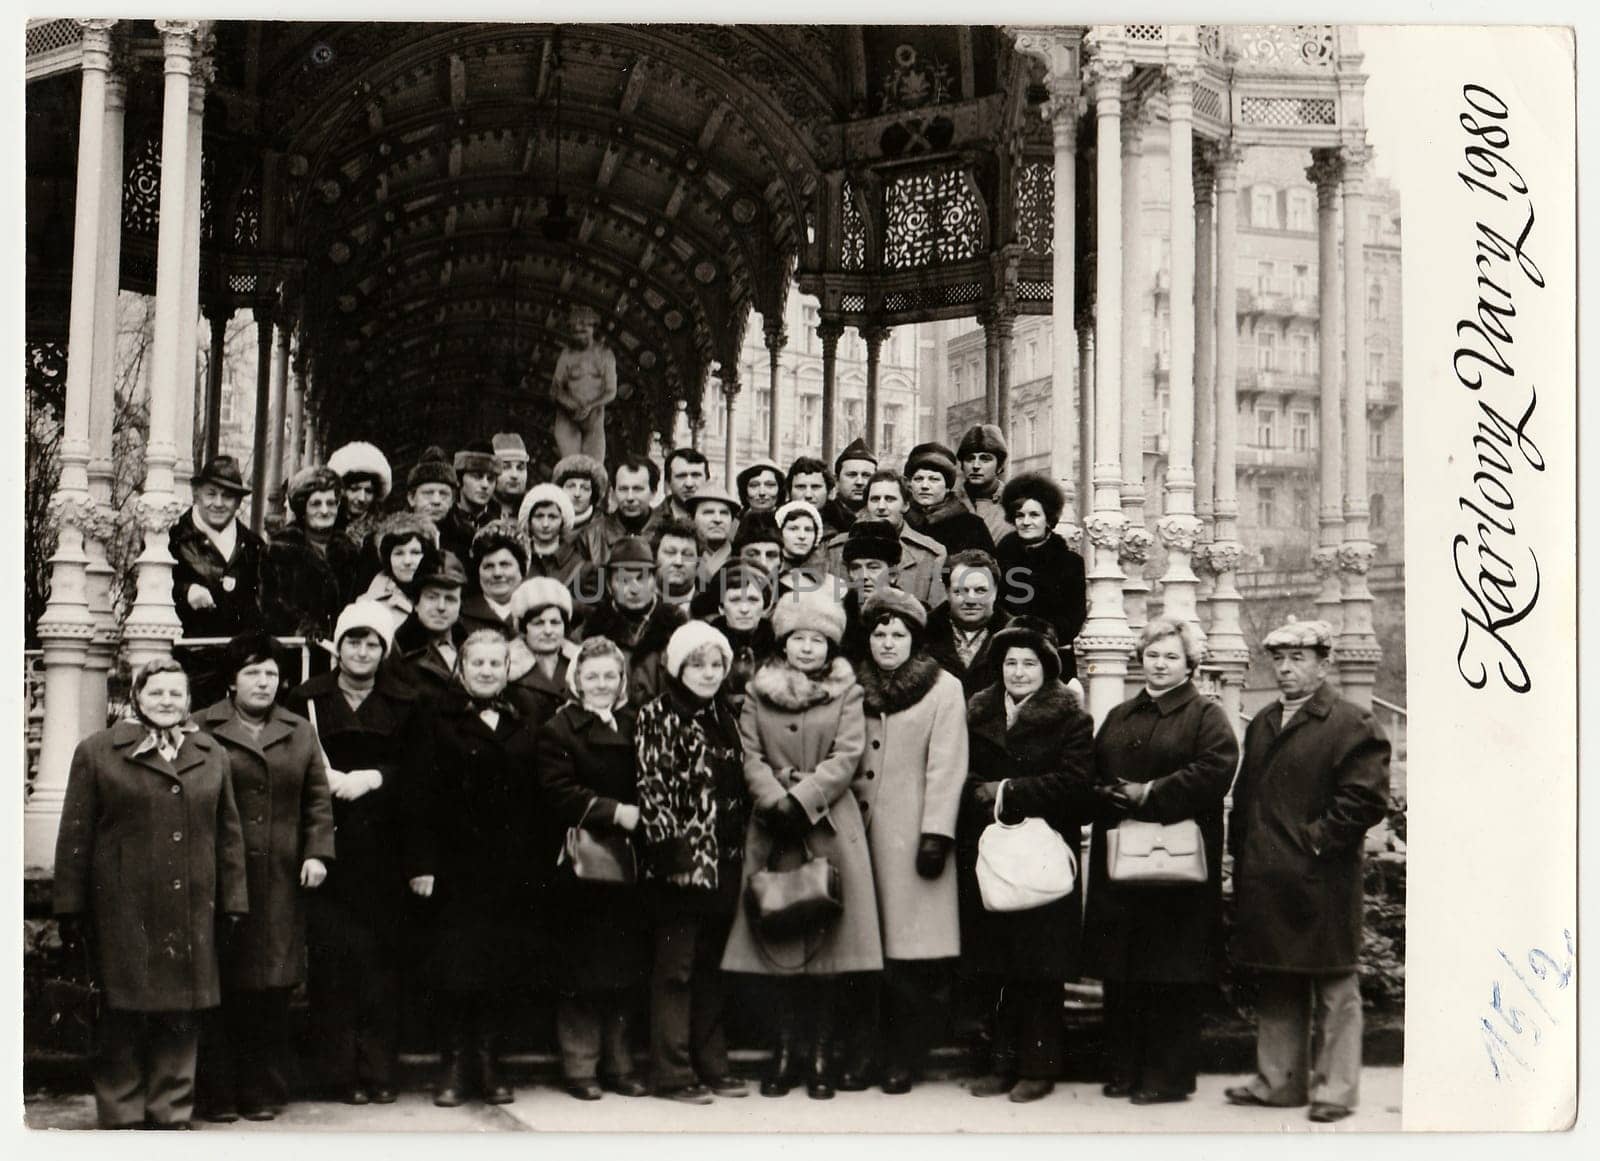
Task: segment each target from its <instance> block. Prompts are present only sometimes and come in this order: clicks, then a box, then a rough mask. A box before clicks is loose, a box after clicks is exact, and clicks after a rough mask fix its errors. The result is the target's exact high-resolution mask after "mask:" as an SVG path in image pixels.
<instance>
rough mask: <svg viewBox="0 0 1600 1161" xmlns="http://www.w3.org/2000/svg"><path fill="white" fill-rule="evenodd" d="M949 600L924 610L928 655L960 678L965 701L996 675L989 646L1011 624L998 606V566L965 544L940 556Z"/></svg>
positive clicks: (986, 556) (995, 667) (988, 685)
mask: <svg viewBox="0 0 1600 1161" xmlns="http://www.w3.org/2000/svg"><path fill="white" fill-rule="evenodd" d="M944 587H945V592H946V593H948V594H949V600H947V601H946V602H945V603H944V604H942V605H940V606H939V607H938V608H936V609H934V610H933V612H931V613H929V614H928V655H929V656H930V657H932V658H933V659H934V660H935V661H937V662H938V663H939V664H940V665H942V666H943V667H944V668H945V669H946V670H947V671H948V672H950V673H952V674H954V675H955V676H956V677H958V678H960V679H961V688H962V692H963V693H964V694H965V695H966V698H967V700H968V701H971V700H972V696H973V695H974V694H975V693H977V692H978V691H979V690H984V689H988V688H989V687H990V686H991V685H993V684H994V683H995V682H996V681H998V680H999V679H1000V669H999V666H998V664H997V659H996V658H995V656H994V650H993V648H992V645H993V643H994V635H995V634H996V633H998V632H1000V630H1002V629H1004V628H1005V627H1006V626H1007V625H1009V624H1010V623H1011V614H1010V613H1007V612H1006V611H1005V610H1004V609H1002V608H1000V605H999V597H1000V566H999V565H998V564H997V563H996V562H995V559H994V557H993V556H991V555H990V554H989V553H987V552H984V551H983V550H981V549H976V548H969V549H967V550H966V551H965V552H958V553H956V554H955V555H954V556H952V557H950V558H949V559H948V560H947V561H945V577H944Z"/></svg>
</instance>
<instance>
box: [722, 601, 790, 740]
mask: <svg viewBox="0 0 1600 1161" xmlns="http://www.w3.org/2000/svg"><path fill="white" fill-rule="evenodd" d="M706 623H707V624H708V625H710V626H711V627H712V628H713V629H715V630H717V632H719V633H721V634H722V635H723V636H724V637H726V638H727V639H728V644H729V645H731V646H732V647H733V664H732V665H730V666H729V667H728V677H727V680H726V681H724V682H723V683H722V694H723V696H724V697H726V698H727V699H728V706H729V708H731V709H732V710H733V713H734V717H735V719H737V718H738V715H739V711H740V710H742V709H743V708H744V689H745V686H746V685H748V684H749V683H750V678H751V677H752V676H753V675H754V674H755V671H756V669H757V668H758V667H759V666H760V665H761V663H762V662H763V661H765V660H766V659H767V658H768V657H770V656H772V654H773V651H774V650H776V649H777V644H776V643H775V642H774V641H773V637H772V622H771V621H770V620H768V619H766V618H765V617H763V618H762V619H761V620H760V621H759V622H757V624H756V627H755V628H754V629H752V630H751V631H750V632H748V633H739V632H735V631H734V630H733V629H730V628H728V620H727V618H726V617H724V616H723V615H722V614H721V613H717V614H715V615H714V616H712V617H709V618H707V620H706Z"/></svg>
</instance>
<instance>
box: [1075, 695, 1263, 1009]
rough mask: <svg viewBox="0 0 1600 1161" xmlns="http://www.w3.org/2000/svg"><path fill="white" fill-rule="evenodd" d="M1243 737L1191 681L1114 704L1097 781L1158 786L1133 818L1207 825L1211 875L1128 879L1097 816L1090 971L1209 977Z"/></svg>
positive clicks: (1141, 977) (1122, 977)
mask: <svg viewBox="0 0 1600 1161" xmlns="http://www.w3.org/2000/svg"><path fill="white" fill-rule="evenodd" d="M1238 765H1239V743H1238V741H1237V740H1236V739H1235V737H1234V733H1233V730H1232V729H1231V728H1230V727H1229V725H1228V715H1227V714H1226V713H1224V712H1223V709H1222V707H1221V706H1219V705H1218V704H1217V703H1216V702H1214V701H1212V700H1211V699H1210V698H1207V697H1205V696H1203V695H1202V694H1201V693H1200V691H1199V690H1198V689H1196V688H1195V686H1194V683H1193V682H1190V681H1186V682H1184V683H1183V684H1182V685H1180V686H1178V687H1177V688H1176V689H1170V690H1167V691H1166V692H1164V693H1162V694H1161V695H1160V696H1159V697H1154V698H1152V697H1151V696H1150V694H1149V693H1148V692H1146V691H1144V690H1140V691H1139V693H1138V694H1137V695H1135V696H1134V697H1132V698H1130V699H1129V700H1128V701H1125V702H1123V703H1122V704H1121V705H1119V706H1115V707H1113V709H1112V710H1111V712H1110V713H1108V714H1107V715H1106V720H1105V722H1104V723H1103V724H1102V725H1101V727H1100V733H1099V734H1098V736H1097V737H1096V738H1095V746H1094V773H1095V781H1096V782H1097V783H1099V784H1100V785H1102V786H1110V785H1113V784H1114V783H1116V782H1117V781H1118V780H1121V781H1124V782H1134V783H1139V784H1142V785H1147V786H1149V787H1150V790H1149V794H1148V796H1147V797H1146V798H1145V800H1144V802H1143V803H1141V804H1140V805H1139V806H1138V807H1137V808H1135V809H1134V810H1133V811H1132V812H1131V814H1130V815H1129V817H1130V818H1133V819H1137V820H1141V821H1145V822H1159V823H1174V822H1180V821H1182V820H1184V819H1193V820H1194V821H1195V822H1196V823H1198V824H1199V827H1200V834H1201V837H1202V839H1203V843H1204V849H1205V855H1206V871H1207V876H1208V877H1207V879H1206V881H1205V882H1204V883H1196V884H1193V885H1168V886H1160V887H1149V886H1144V887H1140V886H1125V885H1123V884H1121V883H1114V882H1112V881H1111V880H1110V879H1109V878H1108V876H1107V873H1106V846H1107V834H1108V832H1109V830H1110V824H1109V823H1108V822H1107V821H1101V822H1097V823H1096V824H1095V828H1094V841H1093V844H1092V847H1091V850H1090V855H1089V866H1088V868H1087V870H1088V876H1087V879H1088V891H1089V903H1088V910H1087V912H1086V914H1085V916H1084V953H1085V966H1084V971H1085V974H1087V975H1091V976H1094V977H1096V978H1098V979H1105V980H1117V981H1137V982H1140V983H1209V982H1212V981H1214V980H1215V979H1216V978H1217V970H1218V968H1219V967H1220V966H1221V961H1222V951H1223V947H1222V800H1223V797H1224V796H1225V795H1226V794H1227V793H1228V787H1229V785H1230V784H1232V782H1233V774H1234V771H1235V770H1236V769H1237V768H1238Z"/></svg>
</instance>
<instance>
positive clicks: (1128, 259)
mask: <svg viewBox="0 0 1600 1161" xmlns="http://www.w3.org/2000/svg"><path fill="white" fill-rule="evenodd" d="M1146 120H1147V118H1146V117H1145V114H1144V110H1143V109H1140V110H1139V113H1138V114H1137V115H1132V114H1130V115H1129V116H1126V117H1124V118H1123V119H1122V514H1123V516H1125V517H1126V518H1127V521H1128V523H1127V526H1126V527H1125V528H1124V529H1123V530H1122V546H1121V548H1120V549H1119V550H1118V554H1117V559H1118V560H1119V561H1120V562H1121V564H1122V570H1123V572H1124V573H1125V574H1126V579H1125V580H1124V581H1123V582H1122V602H1123V605H1124V607H1125V608H1126V609H1127V610H1128V628H1129V630H1130V631H1131V632H1133V633H1134V634H1135V635H1136V636H1137V634H1138V632H1139V630H1141V629H1143V628H1144V626H1145V621H1146V611H1145V601H1146V600H1147V599H1148V598H1149V596H1150V582H1149V581H1148V580H1146V579H1145V575H1144V569H1145V565H1146V564H1147V563H1148V562H1149V560H1150V547H1151V545H1152V544H1153V543H1154V538H1153V537H1152V536H1151V535H1150V531H1149V529H1147V528H1146V527H1145V520H1144V371H1145V354H1144V342H1143V336H1142V334H1141V331H1142V329H1143V328H1142V324H1143V322H1144V309H1145V307H1146V306H1147V305H1151V306H1152V309H1153V304H1151V303H1150V302H1149V295H1150V290H1151V286H1150V267H1149V263H1148V261H1147V258H1146V253H1145V244H1144V238H1143V236H1142V235H1143V229H1142V227H1143V225H1144V215H1143V208H1142V206H1143V191H1142V190H1141V188H1140V180H1139V172H1140V168H1141V163H1142V160H1143V158H1142V156H1141V149H1142V146H1143V139H1144V126H1145V123H1146ZM1138 670H1139V657H1138V655H1137V651H1136V652H1135V655H1134V657H1133V659H1132V660H1131V661H1130V662H1129V664H1128V681H1129V683H1130V684H1132V683H1135V682H1137V683H1139V684H1143V678H1142V677H1140V676H1139V672H1138ZM1135 692H1137V691H1135Z"/></svg>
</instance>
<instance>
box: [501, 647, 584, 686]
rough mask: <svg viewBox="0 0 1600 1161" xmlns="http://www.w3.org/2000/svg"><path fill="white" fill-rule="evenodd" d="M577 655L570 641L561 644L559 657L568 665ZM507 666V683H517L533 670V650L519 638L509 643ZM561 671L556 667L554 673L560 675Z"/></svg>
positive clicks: (576, 650) (576, 648) (559, 667)
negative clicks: (508, 668)
mask: <svg viewBox="0 0 1600 1161" xmlns="http://www.w3.org/2000/svg"><path fill="white" fill-rule="evenodd" d="M577 655H578V647H577V646H576V645H574V644H573V643H572V642H571V641H563V642H562V643H561V653H560V656H561V657H562V658H563V659H564V660H566V661H567V662H568V663H570V662H571V661H572V659H573V658H574V657H576V656H577ZM509 664H510V667H511V668H510V670H509V672H508V673H507V676H506V680H507V682H512V681H517V680H519V679H520V678H522V677H523V676H524V675H525V674H527V673H530V672H531V671H532V670H533V666H534V664H535V662H534V656H533V650H532V649H529V648H528V643H527V642H526V641H524V640H523V639H522V638H521V637H518V638H516V639H515V640H513V641H512V642H511V656H510V661H509ZM561 669H562V666H560V665H557V666H556V672H557V674H558V675H559V674H560V672H561Z"/></svg>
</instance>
